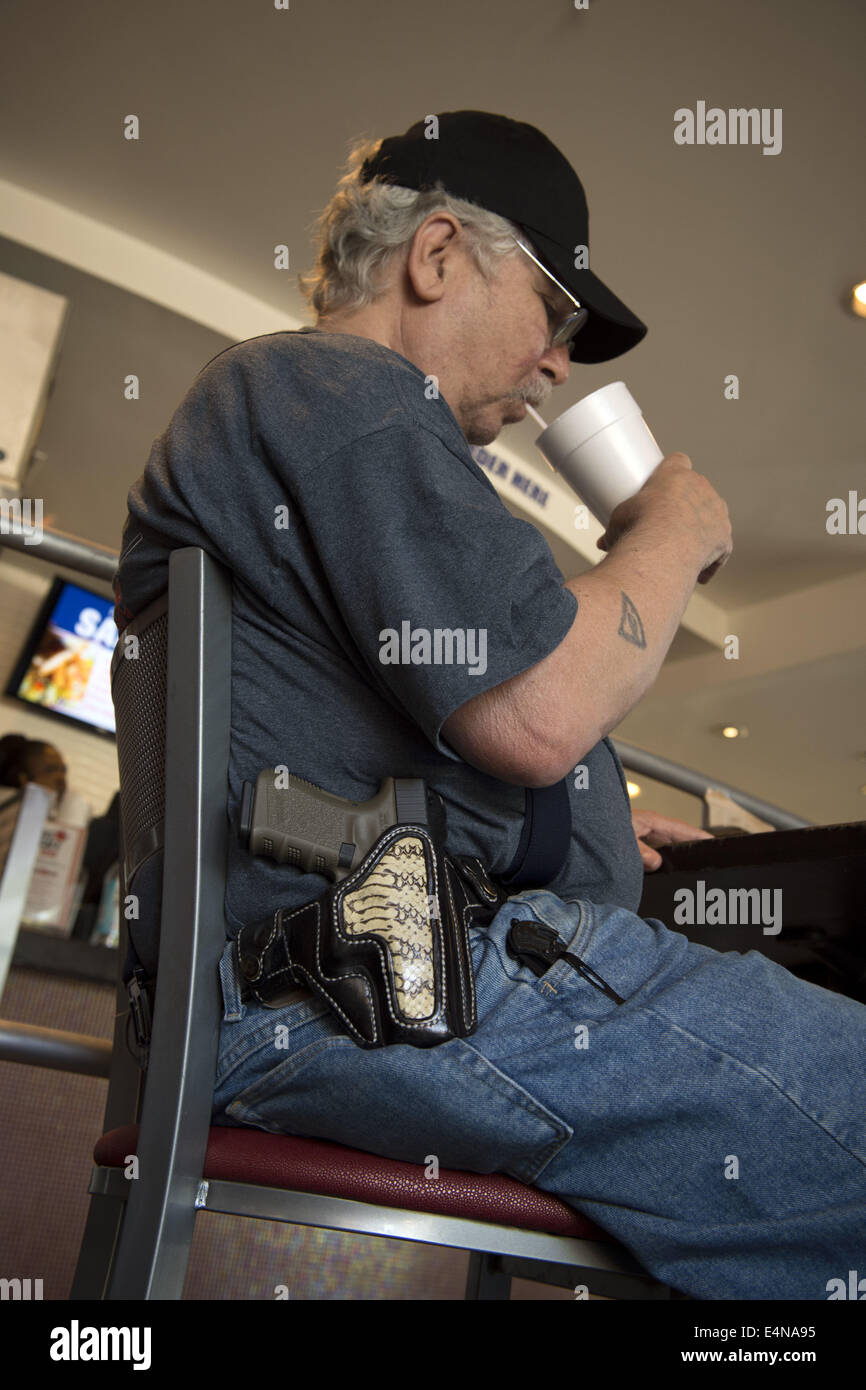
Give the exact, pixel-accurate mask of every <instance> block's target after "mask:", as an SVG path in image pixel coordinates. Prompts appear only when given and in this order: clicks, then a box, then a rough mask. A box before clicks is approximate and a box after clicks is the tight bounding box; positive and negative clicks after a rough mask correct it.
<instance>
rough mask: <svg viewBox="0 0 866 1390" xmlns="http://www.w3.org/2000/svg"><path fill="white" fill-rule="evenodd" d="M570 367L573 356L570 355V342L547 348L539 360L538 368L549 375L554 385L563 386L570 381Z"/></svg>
mask: <svg viewBox="0 0 866 1390" xmlns="http://www.w3.org/2000/svg"><path fill="white" fill-rule="evenodd" d="M570 369H571V358H570V357H569V355H568V343H560V345H559V347H549V348H547V349H546V350H545V351H544V353H543V354H542V355H541V357H540V358H539V360H538V370H539V371H540V372H543V373H544V375H545V376H546V377H549V379H550V380H551V382H552V383H553V385H554V386H562V385H563V384H564V383H565V382H566V381H568V373H569V371H570Z"/></svg>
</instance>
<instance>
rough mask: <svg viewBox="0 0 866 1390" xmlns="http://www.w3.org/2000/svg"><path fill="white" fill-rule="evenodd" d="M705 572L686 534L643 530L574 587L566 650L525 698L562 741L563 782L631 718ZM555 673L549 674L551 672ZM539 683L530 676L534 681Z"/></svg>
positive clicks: (555, 764)
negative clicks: (574, 603)
mask: <svg viewBox="0 0 866 1390" xmlns="http://www.w3.org/2000/svg"><path fill="white" fill-rule="evenodd" d="M699 573H700V562H699V560H698V558H697V557H696V555H695V554H694V551H693V549H691V548H690V547H688V546H684V545H683V542H682V536H681V534H680V535H679V536H678V537H677V538H676V539H671V538H669V537H667V536H665V535H664V534H659V530H658V528H657V527H655V528H652V527H649V526H647V527H644V528H640V527H635V528H634V529H633V530H632V531H631V532H629V533H628V534H626V535H625V536H623V537H621V538H620V540H619V541H618V542H617V544H616V546H615V547H614V549H613V550H612V551H611V553H610V554H609V555H607V556H606V557H605V559H604V560H603V561H602V562H601V563H600V564H599V565H597V566H596V568H595V569H593V570H591V571H590V572H589V573H587V574H585V575H581V576H580V577H579V578H576V579H571V580H569V581H568V582H567V584H566V588H568V589H570V590H571V592H572V593H573V594H574V596H575V597H576V599H577V602H578V612H577V615H576V617H575V620H574V623H573V624H572V627H571V629H570V631H569V632H568V634H567V635H566V637H565V638H564V639H563V641H562V643H561V644H560V646H559V647H558V648H557V649H556V652H555V653H552V654H551V656H550V657H548V658H547V659H546V661H543V662H540V663H539V665H538V666H536V667H534V668H533V671H532V675H533V679H532V685H531V687H530V686H529V685H528V686H527V689H526V690H525V691H524V692H523V694H524V698H525V699H528V700H530V701H531V702H532V703H533V704H534V706H535V708H534V710H533V713H532V715H531V719H532V726H533V727H534V728H535V730H536V731H540V730H543V729H549V730H550V731H551V734H555V736H556V740H555V743H554V744H553V746H552V747H550V748H547V749H545V760H546V758H547V757H548V756H549V757H552V759H553V761H552V763H551V764H550V766H549V768H548V772H550V771H551V770H552V771H553V772H554V773H556V771H557V768H558V769H559V771H558V777H563V776H565V775H566V773H567V772H568V771H569V770H570V768H572V767H573V766H574V765H575V764H576V763H577V762H579V761H580V759H581V757H583V755H584V754H585V753H587V752H588V751H589V749H590V748H593V747H594V746H595V744H596V743H598V741H599V740H600V739H601V738H604V737H605V735H607V734H608V733H610V731H611V730H612V729H615V728H616V726H617V725H618V724H619V723H620V722H621V721H622V720H623V719H624V718H625V717H626V715H627V714H628V713H629V711H630V710H632V709H633V708H634V706H635V705H636V704H637V703H638V701H639V700H641V699H642V698H643V696H644V695H645V694H646V692H647V690H649V688H650V686H651V685H652V684H653V682H654V681H655V679H656V677H657V675H658V673H659V670H660V669H661V665H662V662H663V661H664V658H665V656H666V654H667V651H668V648H669V647H670V645H671V642H672V641H673V639H674V636H675V635H676V631H677V628H678V627H679V623H680V619H681V618H682V615H683V612H684V610H685V607H686V605H687V603H688V601H689V598H690V597H691V594H692V592H693V590H694V587H695V584H696V582H697V577H698V574H699ZM548 664H549V665H550V669H549V670H548V671H545V669H544V668H545V667H546V666H548ZM526 675H527V676H528V675H530V673H526Z"/></svg>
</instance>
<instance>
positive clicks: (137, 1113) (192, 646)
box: [70, 548, 683, 1300]
mask: <svg viewBox="0 0 866 1390" xmlns="http://www.w3.org/2000/svg"><path fill="white" fill-rule="evenodd" d="M130 636H134V637H135V638H136V641H137V643H138V649H137V652H136V653H135V654H133V655H131V657H130V658H129V659H125V658H123V657H122V656H121V655H120V654H119V653H120V647H121V645H122V643H123V641H124V640H125V639H127V638H129V637H130ZM230 640H231V576H230V575H229V574H227V573H226V572H225V571H224V570H223V569H222V568H221V567H220V566H219V565H217V564H216V562H215V561H214V560H212V559H211V558H210V557H209V556H207V555H206V554H205V553H204V552H203V551H202V550H198V549H195V548H189V549H183V550H177V551H174V552H173V553H172V555H171V557H170V563H169V587H168V594H167V595H166V596H165V597H164V598H163V599H162V600H160V601H158V602H157V603H156V604H154V605H152V606H151V607H150V608H149V609H148V610H147V611H146V612H145V613H144V614H142V615H140V617H139V618H138V619H137V620H136V621H135V623H134V624H132V625H131V626H130V627H128V628H127V629H126V631H125V633H124V638H123V639H122V641H121V644H119V646H118V653H117V654H116V655H115V661H114V672H113V693H114V698H115V704H116V707H117V724H118V757H119V762H120V776H121V804H122V825H123V863H124V888H123V894H122V897H121V952H120V957H121V960H122V959H123V956H124V954H125V950H126V944H127V932H128V934H129V937H130V938H131V939H132V941H133V944H134V945H135V947H136V950H137V951H138V952H139V954H140V956H141V959H142V963H143V964H144V965H145V966H146V968H148V969H150V968H151V966H152V965H153V964H154V963H153V962H150V963H148V961H147V960H146V959H145V955H146V936H147V932H146V930H145V928H146V927H147V925H148V923H149V922H152V921H153V920H154V914H155V913H160V917H159V921H160V936H159V940H160V945H159V965H160V968H159V977H158V984H157V988H156V996H155V1001H154V1007H153V1030H152V1037H151V1042H150V1047H149V1057H148V1059H147V1066H146V1071H145V1072H143V1071H142V1068H141V1066H140V1065H139V1062H138V1061H137V1060H136V1059H135V1057H134V1056H133V1055H132V1052H131V1050H130V1048H129V1047H128V1046H127V1038H128V1033H129V1029H130V1024H131V1022H133V1021H134V1020H133V1018H132V1017H131V1015H132V1014H133V1013H134V1010H133V1009H132V1007H131V1004H130V998H129V997H128V996H127V991H126V987H125V985H124V983H123V981H122V979H121V980H120V981H119V983H118V996H117V997H118V1009H117V1023H116V1029H115V1038H114V1049H113V1054H112V1064H111V1072H110V1076H109V1091H108V1099H107V1104H106V1111H105V1122H104V1123H105V1131H106V1132H105V1133H104V1134H103V1136H102V1137H101V1139H100V1140H99V1141H98V1143H97V1144H96V1148H95V1151H94V1160H95V1164H96V1166H95V1168H94V1169H93V1173H92V1177H91V1181H90V1186H89V1192H90V1194H91V1203H90V1211H89V1215H88V1220H87V1224H86V1228H85V1233H84V1238H83V1241H82V1246H81V1251H80V1255H79V1261H78V1266H77V1270H76V1275H75V1280H74V1282H73V1287H72V1292H71V1295H70V1297H71V1298H72V1299H108V1300H123V1299H179V1298H181V1295H182V1291H183V1286H184V1279H185V1275H186V1270H187V1264H188V1260H189V1251H190V1244H191V1241H192V1235H193V1229H194V1224H195V1219H196V1216H197V1214H198V1213H199V1212H200V1211H219V1212H225V1213H230V1214H236V1215H242V1216H253V1217H259V1218H261V1219H265V1220H270V1221H274V1220H276V1221H287V1222H291V1223H296V1224H301V1225H311V1226H321V1227H327V1228H330V1229H334V1230H348V1231H358V1232H364V1233H368V1234H372V1235H380V1236H388V1237H392V1238H393V1237H397V1238H399V1239H402V1240H411V1241H420V1242H423V1243H427V1244H432V1245H443V1246H450V1247H457V1248H460V1249H463V1250H467V1251H469V1252H470V1261H469V1273H468V1279H467V1284H466V1293H465V1297H466V1298H468V1299H473V1298H474V1299H507V1298H508V1297H509V1295H510V1286H511V1279H512V1277H513V1276H515V1275H518V1276H520V1277H524V1278H529V1279H534V1280H537V1281H540V1282H543V1283H548V1284H553V1285H559V1286H561V1287H564V1288H572V1287H574V1286H576V1285H585V1286H586V1287H587V1288H588V1290H589V1291H590V1292H591V1293H595V1294H600V1295H602V1296H605V1297H613V1298H641V1299H654V1298H661V1299H668V1298H672V1297H683V1295H681V1294H678V1293H676V1292H675V1291H673V1290H671V1289H669V1288H667V1287H666V1286H665V1285H663V1284H660V1283H658V1282H657V1281H656V1280H654V1279H652V1278H651V1277H650V1276H649V1275H648V1274H647V1273H646V1271H645V1270H643V1269H641V1267H640V1266H639V1265H638V1264H637V1263H636V1262H635V1260H634V1259H633V1258H632V1256H631V1255H630V1254H629V1253H628V1252H627V1251H626V1250H625V1249H624V1248H623V1247H622V1246H621V1245H619V1244H618V1243H617V1242H615V1241H613V1240H612V1239H611V1238H610V1237H609V1236H608V1235H607V1234H606V1233H605V1232H604V1231H602V1230H600V1229H599V1228H598V1227H597V1226H595V1225H594V1224H593V1223H592V1222H591V1221H589V1220H588V1219H587V1218H585V1217H584V1216H582V1215H581V1214H580V1213H578V1212H577V1211H575V1210H574V1209H573V1208H572V1207H570V1206H568V1204H567V1203H565V1202H562V1201H561V1200H560V1199H559V1198H557V1197H555V1196H553V1195H552V1194H550V1193H545V1192H543V1191H541V1190H539V1189H537V1188H532V1187H528V1186H524V1185H523V1184H522V1183H520V1182H517V1181H515V1180H514V1179H512V1178H510V1177H507V1176H506V1175H504V1174H479V1173H464V1172H451V1171H447V1170H442V1171H440V1175H439V1179H438V1181H437V1182H436V1183H430V1182H429V1181H426V1180H425V1178H424V1168H423V1166H420V1165H414V1164H411V1163H406V1162H403V1161H398V1160H389V1159H383V1158H380V1157H378V1156H376V1155H373V1154H369V1153H365V1152H361V1151H358V1150H355V1149H351V1148H346V1147H343V1146H342V1145H340V1144H334V1143H331V1142H329V1141H324V1140H315V1139H305V1138H296V1137H290V1136H286V1135H274V1134H269V1133H264V1132H263V1131H259V1130H254V1129H250V1128H227V1127H219V1126H211V1124H210V1116H211V1108H212V1098H213V1087H214V1077H215V1071H216V1058H217V1047H218V1038H219V1027H220V1020H221V1017H222V1009H223V1005H222V997H221V992H220V986H219V975H218V962H219V959H220V956H221V954H222V950H223V946H224V943H225V927H224V909H223V899H224V890H225V872H226V870H225V863H226V846H227V836H228V825H227V816H226V812H225V804H226V787H227V768H228V758H229V715H230V691H231V679H230V677H231V660H230V656H231V653H230ZM129 646H130V649H132V648H133V647H134V644H129ZM163 821H164V831H163ZM160 865H161V868H162V872H161V874H160ZM160 879H161V885H162V886H161V889H160ZM160 898H161V901H160ZM132 899H134V900H135V901H133V900H132ZM136 907H137V909H138V917H136V916H135V915H134V912H135V909H136ZM127 914H129V921H128V923H127ZM121 973H124V972H121ZM142 1002H143V999H142ZM132 1154H136V1155H137V1158H138V1176H137V1177H135V1178H134V1180H133V1179H132V1178H130V1177H127V1176H125V1170H127V1169H129V1170H130V1171H132V1169H133V1167H134V1165H130V1164H129V1161H128V1160H129V1156H130V1155H132Z"/></svg>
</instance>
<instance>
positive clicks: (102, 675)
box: [4, 579, 117, 738]
mask: <svg viewBox="0 0 866 1390" xmlns="http://www.w3.org/2000/svg"><path fill="white" fill-rule="evenodd" d="M113 613H114V601H113V599H110V598H102V596H101V595H100V594H94V593H91V591H90V590H89V589H83V588H81V587H79V585H77V584H70V583H69V582H68V581H67V580H65V579H55V580H54V582H53V584H52V585H51V589H50V592H49V594H48V597H47V598H46V600H45V603H44V604H43V606H42V609H41V610H40V613H39V616H38V618H37V619H36V621H35V623H34V624H33V627H32V628H31V630H30V636H29V637H28V639H27V642H26V644H25V646H24V648H23V650H22V652H21V655H20V657H19V659H18V663H17V665H16V667H15V670H14V671H13V672H12V675H11V677H10V679H9V683H8V685H7V686H6V690H5V692H4V693H5V694H6V695H9V696H11V697H12V699H14V700H21V701H22V702H23V703H24V704H26V705H27V706H28V708H29V709H32V710H37V711H38V712H39V713H40V714H47V715H49V716H50V717H51V718H52V719H63V720H71V721H72V722H73V723H74V724H76V725H78V726H79V727H80V728H85V729H90V730H92V731H93V732H94V733H97V734H102V735H103V736H104V737H107V738H113V737H114V732H115V728H114V706H113V704H112V703H111V656H112V652H113V651H114V647H115V644H116V642H117V628H116V627H115V625H114V618H113V616H112V615H113Z"/></svg>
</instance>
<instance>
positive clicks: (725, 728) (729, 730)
mask: <svg viewBox="0 0 866 1390" xmlns="http://www.w3.org/2000/svg"><path fill="white" fill-rule="evenodd" d="M719 733H720V734H721V735H722V738H748V737H749V731H748V729H747V728H746V726H745V724H739V725H737V724H723V725H722V726H721V728H720V729H719Z"/></svg>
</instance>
